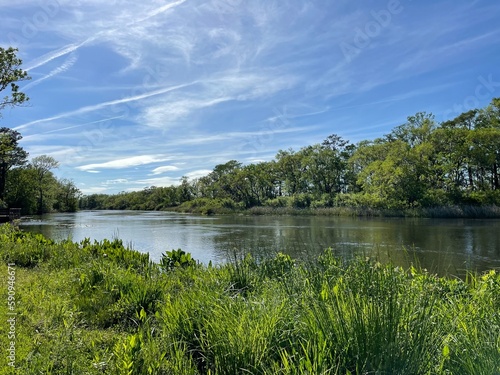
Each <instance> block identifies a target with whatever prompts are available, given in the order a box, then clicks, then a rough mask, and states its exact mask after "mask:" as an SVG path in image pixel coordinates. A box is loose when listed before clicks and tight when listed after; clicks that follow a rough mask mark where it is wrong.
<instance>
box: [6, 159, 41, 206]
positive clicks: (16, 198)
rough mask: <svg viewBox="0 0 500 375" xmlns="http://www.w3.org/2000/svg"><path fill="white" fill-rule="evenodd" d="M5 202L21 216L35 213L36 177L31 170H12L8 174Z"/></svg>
mask: <svg viewBox="0 0 500 375" xmlns="http://www.w3.org/2000/svg"><path fill="white" fill-rule="evenodd" d="M8 176H9V177H8V179H7V186H6V195H5V200H6V201H7V202H9V205H10V206H11V207H18V208H20V209H21V211H22V212H23V214H25V215H32V214H35V213H36V212H37V191H36V183H35V181H36V175H35V171H34V170H33V169H32V168H26V167H21V168H14V169H12V170H10V171H9V172H8Z"/></svg>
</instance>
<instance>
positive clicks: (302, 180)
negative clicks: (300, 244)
mask: <svg viewBox="0 0 500 375" xmlns="http://www.w3.org/2000/svg"><path fill="white" fill-rule="evenodd" d="M499 165H500V98H496V99H493V100H492V102H491V104H490V105H488V106H486V107H485V108H482V109H475V110H470V111H468V112H465V113H462V114H461V115H460V116H458V117H457V118H455V119H453V120H450V121H446V122H442V123H439V124H438V123H436V121H435V119H434V117H433V115H431V114H427V113H423V112H422V113H417V114H416V115H414V116H410V117H408V119H407V121H406V122H405V123H404V124H402V125H400V126H397V127H395V128H394V129H393V130H392V131H391V132H390V133H389V134H387V135H385V136H383V137H381V138H377V139H375V140H366V141H362V142H359V143H357V144H352V143H350V142H349V141H347V140H344V139H342V138H341V137H339V136H338V135H335V134H333V135H330V136H329V137H327V138H326V139H325V140H324V141H323V142H322V143H319V144H314V145H310V146H306V147H303V148H301V149H300V150H298V151H296V150H293V149H288V150H279V151H278V153H277V155H276V157H275V158H274V160H271V161H268V162H261V163H256V164H248V165H243V164H242V163H240V162H238V161H236V160H230V161H228V162H227V163H225V164H219V165H216V166H215V167H214V169H213V171H212V172H211V173H209V174H208V175H207V176H204V177H201V178H197V179H193V180H189V179H188V178H186V177H183V178H182V180H181V183H180V185H178V186H170V187H155V186H152V187H148V188H146V189H144V190H142V191H139V192H128V193H125V192H124V193H120V194H117V195H105V194H94V195H89V196H86V197H83V198H82V199H81V200H80V207H81V208H83V209H140V210H161V209H166V208H171V207H179V206H180V207H181V208H184V209H185V210H187V211H189V210H190V209H193V208H196V207H198V208H199V207H205V209H206V210H208V212H207V213H210V210H211V209H214V210H217V208H226V209H229V210H232V209H247V208H251V207H256V206H267V207H294V208H320V207H339V206H342V207H345V206H347V207H371V208H382V209H384V208H387V209H405V208H419V207H442V206H450V205H497V206H498V205H500V179H499V173H500V170H499Z"/></svg>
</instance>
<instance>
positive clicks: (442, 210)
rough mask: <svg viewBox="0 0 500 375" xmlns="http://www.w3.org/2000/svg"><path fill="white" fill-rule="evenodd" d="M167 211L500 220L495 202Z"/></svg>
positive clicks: (193, 205)
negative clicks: (406, 206)
mask: <svg viewBox="0 0 500 375" xmlns="http://www.w3.org/2000/svg"><path fill="white" fill-rule="evenodd" d="M164 210H165V211H172V212H180V213H193V214H200V215H226V214H242V215H321V216H346V217H421V218H455V219H462V218H468V219H478V218H481V219H486V218H490V219H498V218H500V207H499V206H496V205H483V206H477V205H461V206H459V205H455V206H438V207H420V208H403V209H389V208H374V207H345V206H341V207H312V208H311V207H306V208H298V207H289V206H285V207H270V206H254V207H251V208H248V209H245V208H242V207H240V206H239V205H236V204H231V202H229V203H228V202H227V201H218V200H209V199H200V200H194V201H190V202H186V203H184V204H181V205H179V206H177V207H170V208H166V209H164Z"/></svg>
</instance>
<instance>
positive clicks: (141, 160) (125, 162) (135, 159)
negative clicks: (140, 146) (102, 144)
mask: <svg viewBox="0 0 500 375" xmlns="http://www.w3.org/2000/svg"><path fill="white" fill-rule="evenodd" d="M171 159H172V158H171V157H165V156H162V155H139V156H132V157H130V158H124V159H117V160H111V161H108V162H105V163H96V164H87V165H82V166H79V167H76V169H78V170H81V171H90V170H96V169H124V168H129V167H136V166H139V165H145V164H151V163H156V162H163V161H167V160H171Z"/></svg>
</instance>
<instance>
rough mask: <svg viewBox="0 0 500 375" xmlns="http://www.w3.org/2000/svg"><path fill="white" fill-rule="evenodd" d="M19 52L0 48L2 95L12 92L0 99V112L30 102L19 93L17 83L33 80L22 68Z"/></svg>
mask: <svg viewBox="0 0 500 375" xmlns="http://www.w3.org/2000/svg"><path fill="white" fill-rule="evenodd" d="M17 52H18V50H17V48H12V47H9V48H3V47H0V93H1V92H2V91H5V90H10V93H9V94H7V96H4V97H3V98H0V111H2V110H3V109H4V108H5V107H14V106H19V105H22V104H23V103H24V102H26V101H28V100H29V98H28V96H27V95H26V94H24V93H23V92H21V91H19V85H18V84H17V82H20V81H25V80H29V79H31V78H30V77H29V76H28V73H27V72H26V71H24V70H23V69H21V68H20V66H21V65H22V60H21V59H20V58H19V57H17ZM0 117H1V112H0Z"/></svg>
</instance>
